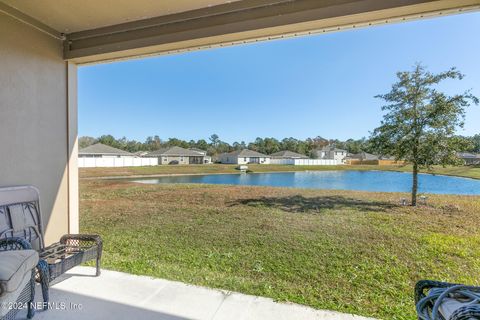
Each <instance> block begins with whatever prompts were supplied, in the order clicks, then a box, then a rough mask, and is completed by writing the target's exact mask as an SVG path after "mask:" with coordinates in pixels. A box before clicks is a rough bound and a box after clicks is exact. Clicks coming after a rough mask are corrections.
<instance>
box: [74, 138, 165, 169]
mask: <svg viewBox="0 0 480 320" xmlns="http://www.w3.org/2000/svg"><path fill="white" fill-rule="evenodd" d="M154 165H157V161H155V160H153V159H143V158H141V157H139V156H137V155H135V154H133V153H130V152H128V151H125V150H121V149H117V148H114V147H111V146H107V145H104V144H102V143H96V144H93V145H91V146H88V147H86V148H83V149H80V150H79V152H78V166H79V167H80V168H94V167H137V166H154Z"/></svg>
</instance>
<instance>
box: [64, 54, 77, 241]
mask: <svg viewBox="0 0 480 320" xmlns="http://www.w3.org/2000/svg"><path fill="white" fill-rule="evenodd" d="M67 86H68V88H67V95H68V113H67V114H68V119H67V121H68V157H69V158H68V232H69V233H78V232H79V194H78V105H77V99H78V97H77V65H76V64H75V63H72V62H67Z"/></svg>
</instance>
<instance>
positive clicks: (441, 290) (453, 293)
mask: <svg viewBox="0 0 480 320" xmlns="http://www.w3.org/2000/svg"><path fill="white" fill-rule="evenodd" d="M415 305H416V309H417V315H418V319H420V320H473V319H480V287H474V286H466V285H462V284H455V283H448V282H441V281H432V280H421V281H418V282H417V284H416V285H415Z"/></svg>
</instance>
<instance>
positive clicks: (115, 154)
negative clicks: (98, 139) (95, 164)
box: [78, 143, 135, 158]
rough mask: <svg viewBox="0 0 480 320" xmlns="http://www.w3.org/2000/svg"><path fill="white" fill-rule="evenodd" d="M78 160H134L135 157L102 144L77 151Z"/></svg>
mask: <svg viewBox="0 0 480 320" xmlns="http://www.w3.org/2000/svg"><path fill="white" fill-rule="evenodd" d="M78 157H79V158H125V157H128V158H134V157H135V155H134V154H132V153H130V152H128V151H125V150H121V149H117V148H114V147H110V146H107V145H105V144H102V143H96V144H92V145H91V146H88V147H86V148H83V149H80V150H79V151H78Z"/></svg>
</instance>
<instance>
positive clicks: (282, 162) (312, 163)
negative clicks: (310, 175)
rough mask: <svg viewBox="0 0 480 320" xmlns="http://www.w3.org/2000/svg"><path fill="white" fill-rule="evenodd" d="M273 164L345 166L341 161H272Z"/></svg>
mask: <svg viewBox="0 0 480 320" xmlns="http://www.w3.org/2000/svg"><path fill="white" fill-rule="evenodd" d="M270 163H271V164H289V165H294V166H331V165H338V164H343V163H342V161H340V160H329V159H271V160H270Z"/></svg>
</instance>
